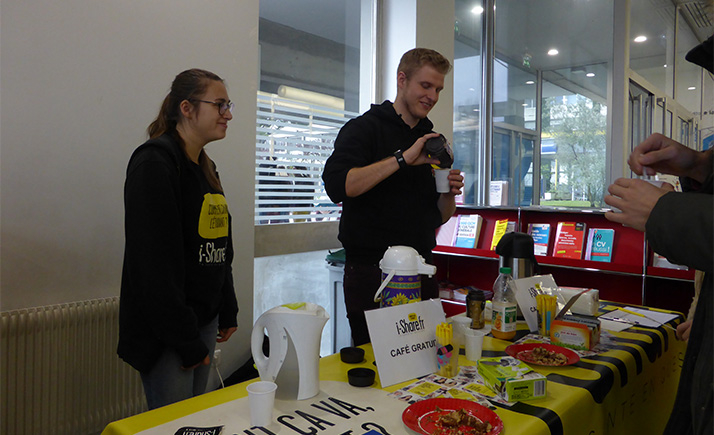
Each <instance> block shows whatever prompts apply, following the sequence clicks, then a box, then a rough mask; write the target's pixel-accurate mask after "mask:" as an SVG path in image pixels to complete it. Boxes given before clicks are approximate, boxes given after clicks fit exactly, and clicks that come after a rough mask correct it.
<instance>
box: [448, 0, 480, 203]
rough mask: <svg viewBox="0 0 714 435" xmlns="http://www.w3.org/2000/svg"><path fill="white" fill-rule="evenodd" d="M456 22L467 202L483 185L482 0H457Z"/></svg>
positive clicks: (457, 121) (458, 144)
mask: <svg viewBox="0 0 714 435" xmlns="http://www.w3.org/2000/svg"><path fill="white" fill-rule="evenodd" d="M455 7H456V9H455V10H456V22H455V23H454V70H453V74H454V140H453V147H454V160H455V162H454V167H455V168H459V169H461V170H462V171H463V173H464V189H463V193H464V203H466V204H474V203H475V193H476V191H477V190H478V189H480V188H481V185H480V183H481V181H480V180H481V179H482V178H483V174H481V173H480V171H479V162H480V161H481V160H482V159H483V158H484V156H483V155H481V151H480V150H481V147H480V135H479V132H480V128H479V123H480V121H481V116H480V115H481V82H482V80H481V14H482V13H483V8H482V7H481V2H480V0H477V1H468V0H456V3H455Z"/></svg>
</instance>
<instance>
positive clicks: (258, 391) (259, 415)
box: [246, 381, 278, 427]
mask: <svg viewBox="0 0 714 435" xmlns="http://www.w3.org/2000/svg"><path fill="white" fill-rule="evenodd" d="M277 388H278V386H277V385H276V384H275V382H268V381H258V382H254V383H252V384H250V385H248V386H247V387H246V390H248V403H249V404H250V424H251V425H253V426H263V427H265V426H268V425H269V424H270V423H271V422H272V421H273V404H274V403H275V390H276V389H277Z"/></svg>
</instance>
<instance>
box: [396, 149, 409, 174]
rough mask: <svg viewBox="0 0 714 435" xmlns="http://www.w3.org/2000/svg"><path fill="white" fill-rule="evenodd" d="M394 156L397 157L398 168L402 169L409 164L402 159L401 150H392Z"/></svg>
mask: <svg viewBox="0 0 714 435" xmlns="http://www.w3.org/2000/svg"><path fill="white" fill-rule="evenodd" d="M394 157H396V158H397V163H399V169H404V168H406V167H407V166H409V165H407V161H406V160H404V156H403V155H402V150H396V151H395V152H394Z"/></svg>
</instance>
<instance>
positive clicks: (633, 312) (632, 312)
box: [617, 307, 652, 320]
mask: <svg viewBox="0 0 714 435" xmlns="http://www.w3.org/2000/svg"><path fill="white" fill-rule="evenodd" d="M617 309H618V310H620V311H624V312H626V313H628V314H634V315H635V316H640V317H644V318H645V319H649V317H647V316H645V315H644V314H642V313H638V312H637V311H632V310H628V309H627V308H622V307H617ZM650 320H652V319H650Z"/></svg>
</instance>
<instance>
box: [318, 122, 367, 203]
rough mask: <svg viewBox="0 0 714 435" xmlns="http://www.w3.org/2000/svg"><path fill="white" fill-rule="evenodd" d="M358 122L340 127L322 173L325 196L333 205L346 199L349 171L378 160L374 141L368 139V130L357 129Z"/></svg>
mask: <svg viewBox="0 0 714 435" xmlns="http://www.w3.org/2000/svg"><path fill="white" fill-rule="evenodd" d="M359 122H362V121H359ZM359 122H358V121H357V120H351V121H349V122H347V124H345V125H344V127H342V129H341V130H340V132H339V134H338V135H337V138H336V139H335V149H334V151H333V152H332V155H330V157H329V158H328V159H327V162H326V163H325V169H324V170H323V172H322V180H323V181H324V183H325V190H326V191H327V195H328V196H329V197H330V199H331V200H332V202H334V203H335V204H339V203H340V202H342V201H344V200H345V198H347V194H346V192H345V183H346V181H347V173H348V172H349V171H350V169H352V168H361V167H364V166H367V165H370V164H372V163H374V162H376V161H377V160H378V159H377V157H376V154H375V144H374V141H373V140H371V139H370V138H369V137H368V134H367V133H366V131H368V129H365V128H360V127H359ZM370 130H371V129H370Z"/></svg>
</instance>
